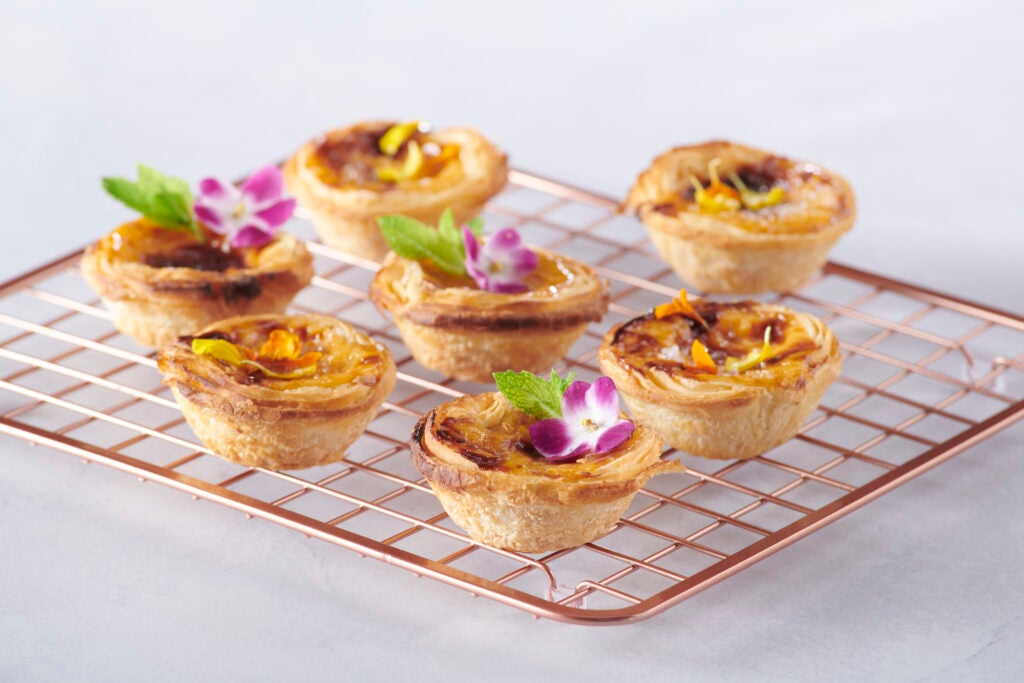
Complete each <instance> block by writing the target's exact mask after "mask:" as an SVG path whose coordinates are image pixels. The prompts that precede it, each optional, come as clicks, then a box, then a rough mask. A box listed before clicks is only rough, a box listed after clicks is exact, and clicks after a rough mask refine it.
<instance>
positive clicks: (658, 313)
mask: <svg viewBox="0 0 1024 683" xmlns="http://www.w3.org/2000/svg"><path fill="white" fill-rule="evenodd" d="M676 313H682V314H683V315H684V316H686V317H687V318H689V319H690V320H694V321H696V322H699V323H700V324H701V325H702V326H704V328H705V329H707V327H708V323H707V321H706V320H704V318H702V317H701V315H700V313H698V312H697V311H696V310H695V309H694V307H693V306H692V305H691V304H690V302H689V301H687V300H686V290H685V289H680V290H679V297H678V298H676V299H673V300H672V301H669V302H668V303H667V304H658V305H657V306H655V307H654V317H655V318H657V319H658V320H661V319H662V318H667V317H669V316H670V315H675V314H676Z"/></svg>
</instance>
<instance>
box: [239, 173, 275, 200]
mask: <svg viewBox="0 0 1024 683" xmlns="http://www.w3.org/2000/svg"><path fill="white" fill-rule="evenodd" d="M241 190H242V195H244V196H245V197H247V198H248V199H249V200H250V201H252V202H253V203H254V204H262V203H264V202H270V201H274V200H277V199H280V198H281V194H282V193H283V192H284V178H283V177H282V176H281V171H280V170H279V169H278V168H277V166H274V165H267V166H264V167H263V168H261V169H259V170H258V171H256V172H255V173H253V174H252V175H251V176H249V177H248V178H246V179H245V182H244V183H242V187H241Z"/></svg>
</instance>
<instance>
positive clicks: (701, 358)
mask: <svg viewBox="0 0 1024 683" xmlns="http://www.w3.org/2000/svg"><path fill="white" fill-rule="evenodd" d="M690 358H692V359H693V369H694V370H696V371H697V372H703V373H705V374H708V375H717V374H718V366H717V365H715V361H714V359H713V358H711V354H710V353H708V347H706V346H704V344H702V343H701V341H700V340H699V339H694V340H693V344H692V345H691V346H690Z"/></svg>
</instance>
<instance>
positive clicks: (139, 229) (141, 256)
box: [82, 165, 313, 347]
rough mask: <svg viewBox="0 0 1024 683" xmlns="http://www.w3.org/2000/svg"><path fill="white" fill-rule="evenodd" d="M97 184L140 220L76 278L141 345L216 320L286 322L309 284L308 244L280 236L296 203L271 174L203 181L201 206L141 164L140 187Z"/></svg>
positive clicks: (91, 254)
mask: <svg viewBox="0 0 1024 683" xmlns="http://www.w3.org/2000/svg"><path fill="white" fill-rule="evenodd" d="M103 184H104V187H105V188H106V189H107V191H108V192H110V194H112V195H113V196H114V197H115V198H116V199H118V200H120V201H122V202H124V203H125V204H127V205H128V206H129V207H131V208H133V209H135V210H137V211H139V212H140V213H142V214H143V217H142V218H139V219H137V220H134V221H132V222H130V223H126V224H124V225H122V226H121V227H119V228H117V229H116V230H114V231H113V232H112V233H110V234H109V235H107V236H106V237H104V238H103V239H101V240H100V241H99V242H97V243H96V244H94V245H92V246H90V247H89V248H88V249H86V250H85V254H84V255H83V257H82V275H83V276H84V277H85V280H86V282H88V283H89V285H90V286H91V287H92V288H93V289H94V290H96V292H97V293H98V294H99V295H100V299H101V300H102V301H103V303H104V305H106V307H107V309H108V310H109V311H110V313H111V316H112V318H113V321H114V325H115V326H116V327H117V329H118V330H120V331H121V332H123V333H124V334H126V335H128V336H130V337H132V338H133V339H135V341H137V342H138V343H140V344H142V345H144V346H151V347H158V346H162V345H164V344H166V343H168V342H170V341H173V340H174V339H176V338H177V337H178V336H180V335H183V334H191V333H193V332H196V331H197V330H199V329H201V328H203V327H205V326H206V325H209V324H210V323H211V322H214V321H216V320H220V319H222V318H227V317H231V316H235V315H248V314H256V313H283V312H284V310H285V308H286V307H287V306H288V304H289V303H290V302H291V300H292V298H294V296H295V294H296V293H297V292H298V291H299V290H300V289H302V288H303V287H305V286H306V285H307V284H309V281H310V280H311V279H312V277H313V258H312V256H311V255H310V253H309V251H308V250H307V249H306V247H305V245H304V244H303V243H302V242H301V241H299V240H297V239H296V238H295V237H292V236H291V235H289V234H287V233H285V232H281V231H279V227H280V226H281V225H282V224H283V223H285V222H286V221H287V220H288V218H289V217H290V216H291V215H292V211H293V210H294V208H295V200H294V199H290V198H287V197H285V196H283V194H282V192H283V189H284V186H283V182H282V180H281V175H280V172H279V171H278V170H277V168H275V167H273V166H267V167H265V168H262V169H260V170H258V171H256V172H255V173H254V174H253V175H251V176H250V177H249V178H248V179H247V180H246V181H245V182H243V183H242V185H241V186H240V187H238V188H236V187H235V186H234V185H232V184H231V183H228V182H225V181H221V180H217V179H214V178H207V179H205V180H203V181H202V182H201V183H200V185H199V190H200V192H199V197H198V198H193V195H192V191H191V190H190V189H189V186H188V184H187V183H186V182H185V181H183V180H179V179H177V178H169V177H167V176H164V175H163V174H161V173H159V172H157V171H155V170H153V169H151V168H148V167H146V166H142V165H140V166H139V178H138V181H135V182H133V181H131V180H127V179H124V178H104V181H103Z"/></svg>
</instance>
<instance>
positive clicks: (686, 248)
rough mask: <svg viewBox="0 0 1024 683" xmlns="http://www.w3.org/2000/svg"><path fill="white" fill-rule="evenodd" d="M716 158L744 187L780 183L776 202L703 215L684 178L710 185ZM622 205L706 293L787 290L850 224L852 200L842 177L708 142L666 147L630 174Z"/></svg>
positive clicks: (806, 275) (681, 271) (812, 267)
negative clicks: (711, 165) (634, 174)
mask: <svg viewBox="0 0 1024 683" xmlns="http://www.w3.org/2000/svg"><path fill="white" fill-rule="evenodd" d="M716 158H717V159H721V165H720V166H719V167H718V172H719V174H720V175H721V177H722V178H723V179H727V178H728V177H729V175H730V174H731V173H737V174H738V175H740V177H741V179H742V178H745V182H746V183H747V184H748V185H753V186H758V185H760V186H762V187H764V188H765V189H767V187H769V186H778V187H782V188H783V189H784V190H785V192H786V198H785V200H784V201H783V202H782V203H781V204H778V205H776V206H772V207H768V208H763V209H759V210H756V211H751V210H746V209H743V210H738V211H721V212H718V213H706V212H702V211H700V210H699V208H698V207H697V206H696V204H695V203H694V201H693V187H692V185H691V182H690V176H691V175H693V176H696V177H697V178H698V179H699V180H700V181H701V183H702V184H704V185H707V183H708V163H709V162H710V161H711V160H713V159H716ZM623 208H624V209H627V210H631V211H634V212H636V213H637V214H638V215H639V217H640V219H641V220H642V221H643V223H644V225H645V226H646V227H647V229H648V232H649V234H650V236H651V240H652V241H653V242H654V245H655V246H656V247H657V248H658V251H660V252H661V255H662V256H663V257H664V258H665V260H666V261H668V263H669V264H670V265H671V266H672V268H673V269H674V270H675V271H676V272H677V273H678V274H679V277H681V278H682V279H683V280H684V281H686V282H687V283H690V284H691V285H694V286H695V287H697V288H699V289H701V290H703V291H705V292H717V293H755V292H763V291H787V290H789V289H792V288H793V287H795V286H796V285H798V284H800V283H801V282H803V281H804V280H806V279H807V278H809V277H810V276H811V275H812V274H813V273H814V272H815V271H816V270H818V269H819V268H821V266H822V265H824V263H825V261H826V260H827V259H828V252H829V251H830V250H831V248H832V246H833V245H834V244H835V243H836V241H837V240H838V239H839V238H840V237H841V236H842V235H843V233H845V232H846V231H847V230H849V229H850V228H851V227H852V226H853V222H854V219H855V217H856V203H855V200H854V195H853V190H852V189H851V188H850V185H849V183H847V182H846V180H844V179H843V178H842V177H840V176H838V175H836V174H835V173H832V172H830V171H827V170H825V169H823V168H821V167H819V166H815V165H813V164H808V163H804V162H798V161H792V160H790V159H786V158H784V157H780V156H777V155H774V154H772V153H771V152H767V151H764V150H760V149H755V148H753V147H746V146H744V145H738V144H735V143H730V142H723V141H716V142H707V143H704V144H701V145H693V146H689V147H676V148H675V149H672V150H669V151H668V152H665V153H664V154H662V155H661V156H659V157H658V158H657V159H655V160H654V162H653V163H652V164H651V166H650V168H648V169H647V170H645V171H644V172H643V173H641V174H640V176H639V177H638V178H637V181H636V183H635V184H634V185H633V188H632V189H631V190H630V192H629V196H628V197H627V198H626V201H625V202H624V204H623Z"/></svg>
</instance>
